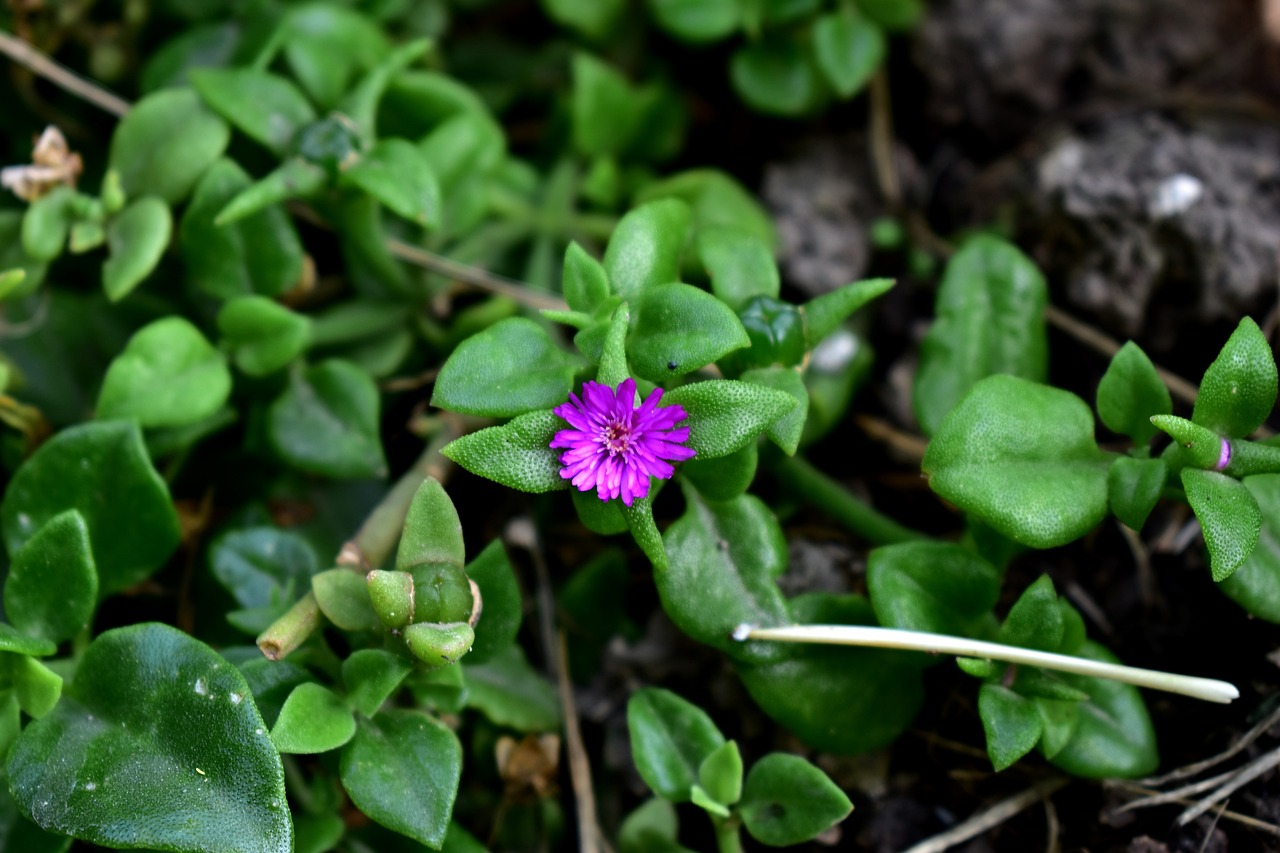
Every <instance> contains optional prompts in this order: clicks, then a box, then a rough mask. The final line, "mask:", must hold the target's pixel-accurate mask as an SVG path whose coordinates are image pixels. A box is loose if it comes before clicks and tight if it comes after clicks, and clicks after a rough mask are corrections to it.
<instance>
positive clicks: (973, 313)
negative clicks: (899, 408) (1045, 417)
mask: <svg viewBox="0 0 1280 853" xmlns="http://www.w3.org/2000/svg"><path fill="white" fill-rule="evenodd" d="M1047 303H1048V289H1047V288H1046V286H1045V282H1044V276H1042V275H1041V274H1040V270H1038V269H1037V268H1036V266H1035V264H1034V263H1032V262H1031V260H1030V259H1029V258H1028V257H1027V256H1026V255H1024V254H1022V252H1020V251H1018V249H1017V248H1016V247H1015V246H1013V245H1011V244H1009V243H1006V242H1004V241H1003V240H1000V239H998V238H995V237H990V236H978V237H974V238H972V239H971V240H969V241H968V242H966V243H965V244H964V247H963V248H961V250H960V251H959V252H957V253H956V255H955V257H953V258H952V259H951V261H950V263H948V264H947V272H946V275H945V276H944V277H943V280H942V284H941V286H940V287H939V288H938V297H937V314H938V319H937V320H936V321H935V322H934V324H933V326H932V328H930V329H929V333H928V334H927V335H926V336H925V338H924V340H923V341H922V342H921V343H920V369H919V371H918V372H917V374H916V382H915V387H914V389H913V394H912V398H913V401H914V403H915V410H916V416H917V417H918V418H919V419H920V425H921V427H923V428H924V431H925V433H926V434H929V435H932V434H934V433H936V432H937V431H938V430H939V429H940V428H941V425H942V419H943V418H944V417H945V416H946V415H947V413H948V412H950V411H951V409H952V408H954V407H955V406H956V405H958V404H959V403H960V401H961V400H962V399H963V398H964V397H965V395H966V394H967V393H968V391H969V389H970V388H972V387H973V386H974V384H975V383H976V382H978V381H979V380H980V379H983V378H985V377H987V376H991V375H994V374H999V373H1007V374H1010V375H1012V376H1019V377H1022V378H1023V379H1029V380H1031V381H1033V382H1043V381H1044V379H1045V376H1046V370H1047V366H1048V343H1047V338H1046V332H1045V321H1044V310H1045V305H1046V304H1047ZM1090 417H1092V416H1090Z"/></svg>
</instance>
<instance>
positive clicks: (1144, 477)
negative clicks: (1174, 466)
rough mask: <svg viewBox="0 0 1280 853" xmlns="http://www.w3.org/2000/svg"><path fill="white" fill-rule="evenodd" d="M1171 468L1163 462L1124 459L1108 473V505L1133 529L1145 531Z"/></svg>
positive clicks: (1112, 466) (1157, 460)
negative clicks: (1148, 518) (1149, 516)
mask: <svg viewBox="0 0 1280 853" xmlns="http://www.w3.org/2000/svg"><path fill="white" fill-rule="evenodd" d="M1168 476H1169V469H1168V466H1167V465H1165V462H1164V460H1163V459H1133V458H1131V457H1129V456H1121V457H1120V458H1118V459H1116V461H1115V462H1113V463H1111V470H1110V471H1108V472H1107V502H1108V503H1109V504H1110V505H1111V512H1112V513H1113V514H1115V517H1116V518H1118V519H1120V520H1121V521H1122V522H1124V523H1125V525H1127V526H1128V527H1129V528H1131V529H1133V530H1141V529H1142V525H1143V524H1145V523H1146V521H1147V516H1148V515H1150V514H1151V510H1152V509H1154V508H1155V505H1156V501H1158V500H1160V495H1161V493H1162V492H1163V491H1164V484H1165V480H1166V479H1168Z"/></svg>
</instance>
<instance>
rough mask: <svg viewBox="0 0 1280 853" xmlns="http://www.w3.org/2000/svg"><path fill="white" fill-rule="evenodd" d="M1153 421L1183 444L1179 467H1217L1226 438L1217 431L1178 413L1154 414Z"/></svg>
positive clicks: (1177, 462)
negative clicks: (1181, 416) (1179, 415)
mask: <svg viewBox="0 0 1280 853" xmlns="http://www.w3.org/2000/svg"><path fill="white" fill-rule="evenodd" d="M1151 423H1152V425H1153V426H1155V427H1157V428H1158V429H1160V430H1162V431H1164V432H1165V433H1167V434H1168V435H1169V437H1170V438H1172V439H1173V440H1174V441H1176V442H1177V443H1178V444H1180V445H1182V447H1181V449H1180V450H1179V451H1178V457H1180V458H1178V459H1176V461H1175V465H1176V466H1177V467H1181V466H1182V465H1191V466H1194V467H1196V468H1210V469H1216V468H1217V466H1218V460H1219V459H1220V458H1221V456H1222V443H1223V441H1225V439H1223V438H1222V437H1221V436H1220V435H1218V434H1217V433H1216V432H1214V431H1213V430H1211V429H1209V428H1208V427H1204V426H1201V425H1200V424H1197V423H1193V422H1192V421H1189V420H1187V419H1186V418H1180V417H1178V416H1177V415H1152V416H1151Z"/></svg>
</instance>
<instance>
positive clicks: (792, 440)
mask: <svg viewBox="0 0 1280 853" xmlns="http://www.w3.org/2000/svg"><path fill="white" fill-rule="evenodd" d="M740 378H741V379H742V381H743V382H749V383H751V384H753V385H763V386H764V387H766V388H773V389H774V390H777V391H783V392H785V393H787V394H790V395H791V398H792V399H793V400H795V401H796V404H795V406H794V407H793V408H792V409H791V411H790V412H788V413H786V414H785V415H783V416H782V417H780V418H778V419H777V420H776V421H774V422H773V423H771V424H769V426H768V427H767V428H766V429H765V431H764V434H765V435H767V436H769V440H770V441H772V442H773V443H774V444H776V445H778V447H780V448H782V452H783V453H785V454H787V455H788V456H794V455H795V453H796V451H797V450H799V449H800V439H801V438H802V437H803V436H804V428H805V424H806V423H807V421H808V419H809V389H808V388H806V387H805V384H804V378H803V377H802V376H801V375H800V372H799V371H797V370H793V369H791V368H787V367H765V368H760V369H756V370H748V371H746V372H745V373H743V374H742V376H741V377H740Z"/></svg>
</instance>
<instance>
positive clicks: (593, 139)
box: [571, 53, 674, 280]
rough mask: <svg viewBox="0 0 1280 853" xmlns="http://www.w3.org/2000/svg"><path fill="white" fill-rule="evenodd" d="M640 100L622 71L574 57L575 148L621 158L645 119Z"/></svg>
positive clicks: (588, 58) (584, 56) (585, 55)
mask: <svg viewBox="0 0 1280 853" xmlns="http://www.w3.org/2000/svg"><path fill="white" fill-rule="evenodd" d="M637 100H638V98H637V94H636V92H635V90H634V89H633V88H632V86H631V84H630V83H629V82H628V81H627V79H626V77H624V76H623V75H622V74H621V73H620V72H619V71H617V70H616V69H614V68H613V67H611V66H610V65H608V64H606V63H604V62H602V61H600V60H599V59H597V58H595V57H594V56H592V55H590V54H588V53H576V54H574V57H573V100H572V105H571V108H572V115H573V144H574V147H575V148H576V149H577V150H578V151H579V152H580V153H582V154H585V155H587V156H588V157H601V156H607V155H616V154H619V153H620V152H621V151H622V150H623V149H624V148H626V146H627V144H628V143H629V142H630V141H631V137H632V135H633V134H634V133H635V131H636V125H637V122H638V120H639V119H640V118H641V115H640V113H639V110H637V109H636V107H637ZM672 280H674V279H672Z"/></svg>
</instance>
